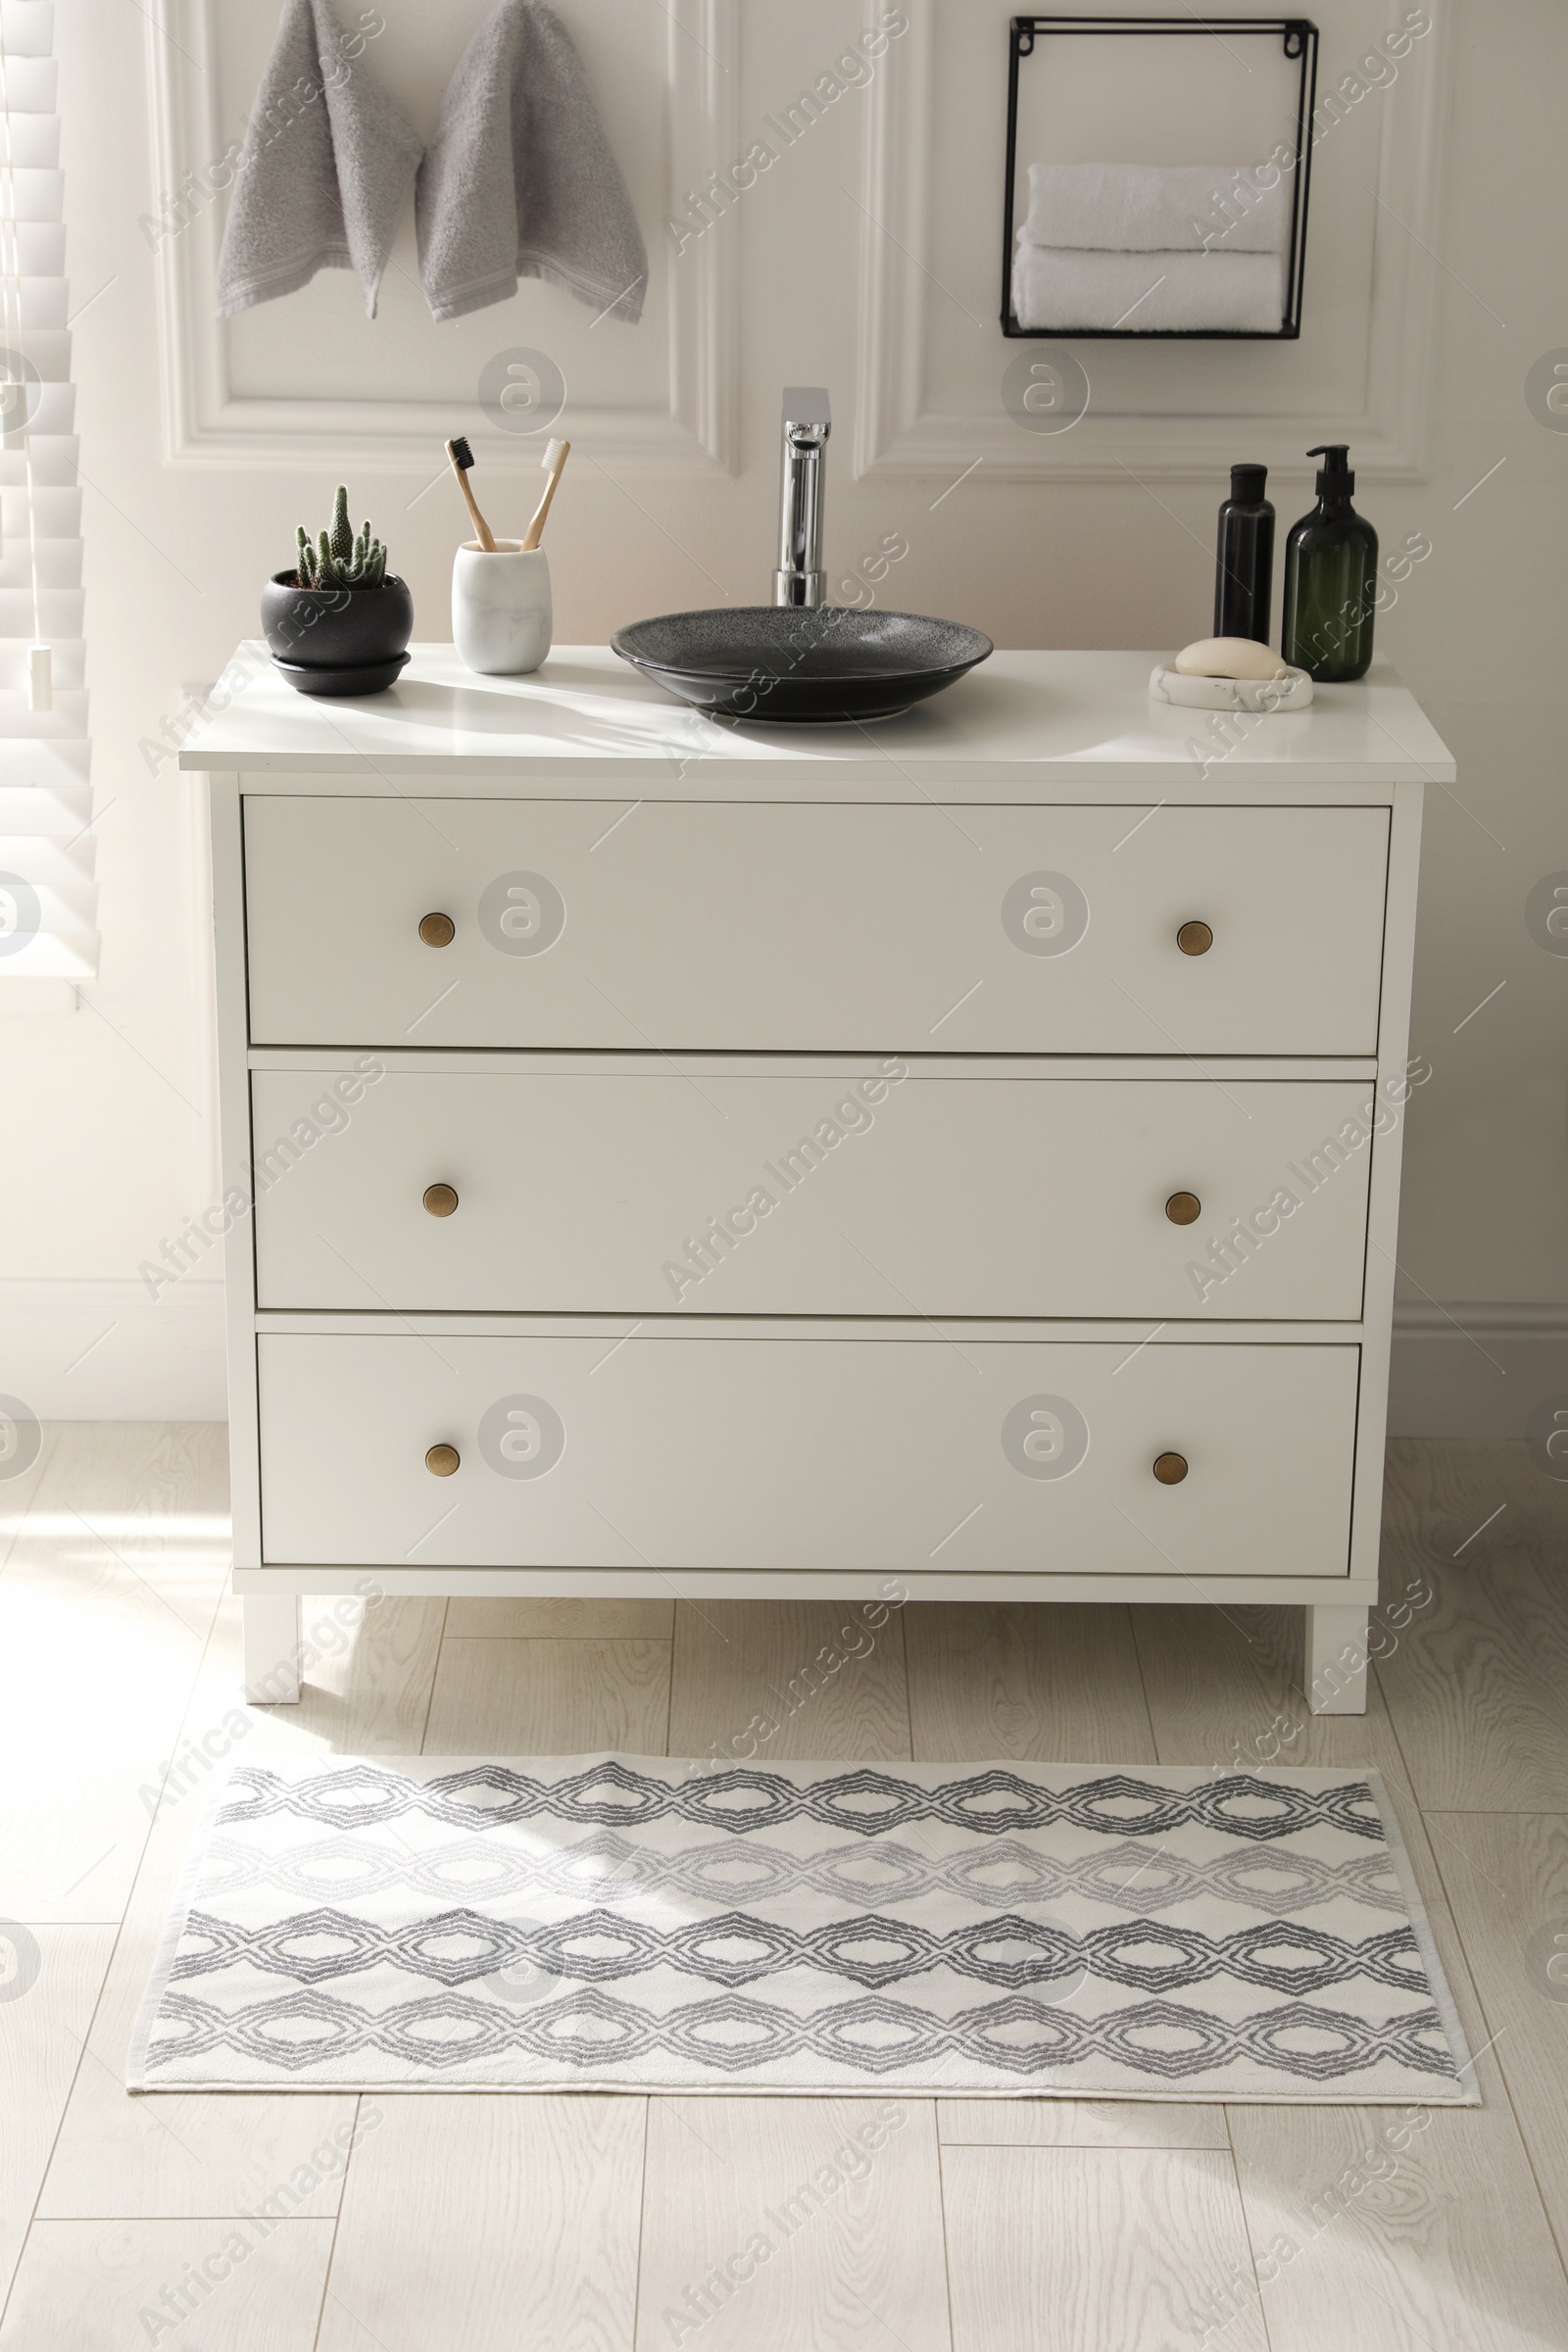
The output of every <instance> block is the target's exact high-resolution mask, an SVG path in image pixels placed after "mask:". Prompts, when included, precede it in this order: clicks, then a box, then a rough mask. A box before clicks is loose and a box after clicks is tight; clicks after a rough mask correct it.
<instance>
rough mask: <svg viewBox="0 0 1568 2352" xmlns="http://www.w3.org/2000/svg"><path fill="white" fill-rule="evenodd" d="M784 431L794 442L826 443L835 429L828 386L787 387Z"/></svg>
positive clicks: (800, 385)
mask: <svg viewBox="0 0 1568 2352" xmlns="http://www.w3.org/2000/svg"><path fill="white" fill-rule="evenodd" d="M783 409H784V416H783V422H784V430H785V433H786V434H787V435H788V436H789V438H790V439H791V440H801V441H816V442H821V441H825V440H826V439H827V437H828V434H829V433H830V432H831V431H832V429H833V406H832V403H831V402H830V400H829V399H828V396H827V387H826V385H825V384H786V385H785V387H784V403H783Z"/></svg>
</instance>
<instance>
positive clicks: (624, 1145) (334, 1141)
mask: <svg viewBox="0 0 1568 2352" xmlns="http://www.w3.org/2000/svg"><path fill="white" fill-rule="evenodd" d="M356 1067H357V1068H358V1069H359V1070H360V1071H365V1070H369V1071H371V1072H372V1073H373V1072H375V1071H377V1070H380V1069H381V1065H380V1064H379V1063H378V1062H376V1061H375V1060H374V1059H373V1058H372V1057H368V1056H367V1057H366V1058H365V1060H364V1061H362V1062H361V1063H360V1064H358V1065H354V1064H351V1063H349V1062H347V1061H345V1062H344V1063H343V1064H342V1065H341V1070H340V1071H334V1070H333V1069H331V1068H327V1067H323V1066H318V1067H316V1068H314V1069H310V1070H299V1069H292V1070H275V1069H274V1070H258V1071H255V1072H254V1073H253V1075H252V1103H253V1132H254V1136H255V1162H256V1176H255V1181H256V1262H257V1303H258V1305H259V1306H261V1307H263V1308H295V1309H306V1310H310V1309H329V1310H336V1309H348V1310H358V1311H364V1310H367V1309H369V1310H374V1309H376V1308H378V1307H379V1308H396V1309H400V1310H402V1311H404V1312H413V1311H416V1310H424V1311H431V1312H443V1311H445V1312H465V1311H473V1312H490V1313H528V1312H532V1313H544V1314H551V1313H567V1314H569V1313H576V1314H584V1313H598V1312H606V1313H616V1314H620V1313H624V1314H669V1313H671V1312H675V1311H678V1310H680V1309H685V1310H687V1311H689V1312H693V1313H697V1314H702V1315H725V1314H737V1315H741V1314H744V1315H777V1314H809V1315H875V1316H897V1315H916V1316H921V1315H968V1316H993V1315H997V1316H1005V1315H1021V1316H1043V1317H1058V1318H1059V1317H1086V1316H1104V1317H1144V1316H1150V1317H1165V1318H1178V1317H1191V1316H1195V1315H1201V1314H1204V1313H1206V1314H1209V1315H1215V1316H1219V1317H1221V1318H1223V1319H1225V1320H1232V1319H1244V1320H1246V1319H1252V1318H1263V1319H1268V1320H1273V1321H1278V1320H1282V1319H1304V1320H1311V1321H1346V1322H1353V1321H1355V1320H1357V1319H1358V1318H1359V1315H1360V1312H1361V1292H1362V1273H1363V1264H1364V1258H1365V1247H1366V1212H1367V1185H1368V1175H1369V1166H1370V1159H1371V1152H1372V1149H1373V1141H1372V1138H1371V1135H1370V1132H1369V1126H1370V1122H1369V1118H1368V1104H1369V1098H1370V1096H1371V1092H1372V1089H1371V1084H1370V1082H1369V1081H1368V1080H1366V1079H1349V1080H1346V1079H1332V1080H1330V1079H1290V1080H1283V1079H1261V1080H1259V1079H1252V1080H1240V1079H1231V1078H1227V1080H1226V1081H1225V1083H1224V1085H1223V1086H1220V1085H1218V1084H1216V1083H1214V1082H1213V1081H1211V1080H1209V1079H1206V1078H1204V1077H1203V1076H1201V1074H1199V1073H1198V1072H1196V1071H1195V1072H1194V1074H1193V1075H1192V1076H1190V1077H1182V1078H1158V1079H1152V1078H1144V1079H1127V1078H1103V1079H1102V1078H1057V1077H1047V1076H1040V1075H1016V1076H1004V1077H996V1076H985V1077H981V1076H965V1075H961V1074H952V1073H947V1072H944V1073H938V1072H935V1071H932V1070H930V1069H927V1068H924V1067H922V1066H921V1065H920V1064H919V1063H911V1062H908V1061H906V1060H903V1059H901V1058H899V1057H896V1056H890V1057H889V1058H888V1059H887V1060H885V1061H868V1062H866V1063H864V1064H856V1065H855V1066H854V1067H851V1068H844V1069H839V1070H832V1071H830V1070H827V1069H825V1068H819V1069H818V1070H817V1071H816V1072H815V1073H797V1072H789V1073H786V1072H783V1071H779V1072H774V1073H767V1074H762V1075H757V1074H740V1073H737V1072H735V1071H733V1070H730V1069H727V1068H725V1067H724V1065H723V1064H722V1063H720V1064H719V1065H718V1066H717V1067H716V1068H715V1067H711V1066H709V1065H707V1064H699V1065H696V1066H694V1067H689V1068H687V1067H682V1068H677V1067H676V1066H675V1064H674V1063H673V1062H670V1061H667V1060H665V1059H662V1058H659V1059H651V1060H650V1062H649V1064H648V1065H647V1066H646V1067H640V1068H638V1069H635V1070H628V1069H626V1068H624V1067H622V1068H620V1069H617V1070H614V1071H607V1070H605V1069H603V1068H602V1067H599V1068H596V1067H593V1066H588V1065H584V1066H579V1067H576V1068H571V1067H569V1066H568V1067H566V1068H564V1069H560V1070H555V1069H553V1070H551V1071H549V1072H527V1073H524V1072H519V1071H497V1070H494V1069H485V1068H483V1067H456V1068H451V1069H443V1070H440V1071H428V1070H423V1071H415V1070H407V1069H390V1070H385V1071H383V1072H382V1074H380V1075H372V1076H370V1077H369V1078H368V1080H362V1079H360V1078H351V1077H349V1073H350V1072H351V1071H352V1070H354V1069H355V1068H356ZM339 1078H347V1079H348V1084H347V1085H343V1086H340V1085H339V1083H338V1080H339ZM345 1094H348V1095H350V1096H351V1097H352V1098H353V1099H352V1101H351V1102H349V1103H345V1102H344V1100H343V1097H344V1095H345Z"/></svg>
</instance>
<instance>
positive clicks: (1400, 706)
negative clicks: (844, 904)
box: [179, 639, 1455, 801]
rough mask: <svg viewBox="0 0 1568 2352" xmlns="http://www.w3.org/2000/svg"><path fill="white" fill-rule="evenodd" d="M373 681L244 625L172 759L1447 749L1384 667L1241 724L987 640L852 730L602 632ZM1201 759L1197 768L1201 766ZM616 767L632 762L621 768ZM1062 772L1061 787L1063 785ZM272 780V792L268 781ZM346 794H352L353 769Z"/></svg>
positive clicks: (568, 789) (1374, 773) (961, 765)
mask: <svg viewBox="0 0 1568 2352" xmlns="http://www.w3.org/2000/svg"><path fill="white" fill-rule="evenodd" d="M412 652H413V657H414V658H413V660H412V661H411V662H410V663H409V666H408V668H407V669H406V670H405V671H404V672H403V675H402V677H401V678H400V679H399V680H398V683H397V684H396V685H395V686H393V687H390V688H389V689H388V690H387V691H386V692H385V693H384V694H378V695H373V696H367V697H366V698H364V699H363V700H357V701H349V700H343V701H336V700H331V699H328V698H324V697H320V696H312V695H302V694H296V693H295V691H294V689H293V688H292V687H291V686H290V685H288V684H287V682H286V681H285V680H284V679H283V678H282V677H280V676H279V675H278V673H277V671H276V670H275V669H274V668H273V666H272V663H271V661H270V657H269V655H268V651H267V647H266V645H265V643H263V642H262V641H261V640H260V639H247V640H246V641H245V642H244V643H243V644H242V645H241V646H240V648H239V650H238V652H237V653H236V655H235V657H234V660H233V661H232V662H230V663H229V665H228V668H227V669H226V670H225V671H224V673H223V676H222V678H221V680H220V681H219V684H218V686H217V687H215V689H214V691H213V693H212V695H211V696H210V697H209V702H208V708H207V714H206V715H205V716H204V717H203V719H202V720H201V722H200V723H199V724H198V725H197V726H196V727H195V729H194V730H193V731H192V733H191V734H190V736H189V737H188V738H187V740H186V742H185V744H184V746H183V748H182V750H181V752H180V756H179V764H180V766H181V767H183V768H201V769H207V770H211V771H215V772H216V771H222V772H230V771H233V770H244V771H246V772H248V773H258V772H259V773H265V774H270V775H273V776H276V777H278V778H279V779H280V780H281V779H282V778H284V777H287V776H298V777H305V776H310V777H313V778H319V779H322V780H323V781H325V780H331V781H334V782H340V783H342V784H343V785H345V786H348V787H349V788H350V789H354V788H356V787H355V785H354V784H353V783H352V782H351V780H353V779H369V780H371V783H372V787H373V779H374V778H376V777H383V778H385V779H387V780H389V781H390V780H392V779H398V780H400V781H401V780H403V779H407V778H410V777H416V776H417V777H418V778H419V779H420V780H421V781H424V780H426V779H428V780H429V781H430V782H431V783H434V784H437V785H439V784H440V783H441V781H442V780H446V782H447V786H448V789H450V787H451V783H452V782H453V781H455V780H456V779H458V778H460V777H461V778H463V779H465V780H466V782H467V783H468V784H469V786H470V787H472V786H473V784H474V783H475V782H476V781H478V780H479V779H481V778H485V777H489V778H492V779H494V780H495V781H496V782H499V781H501V780H502V779H511V780H514V781H515V782H527V781H529V780H530V779H531V780H534V781H539V782H543V781H545V780H547V779H548V780H549V781H550V783H551V785H552V791H553V794H554V795H559V796H561V797H572V796H575V795H576V794H578V793H581V794H583V795H584V796H585V797H598V795H597V792H596V788H597V787H602V786H604V785H606V784H613V785H615V786H616V787H617V788H619V789H620V790H622V791H623V790H624V789H625V788H626V787H627V786H628V785H629V784H636V785H637V787H638V788H639V789H640V790H641V791H642V792H643V794H644V796H645V797H649V798H652V797H659V798H663V799H679V800H708V799H723V798H734V797H738V798H748V799H749V798H752V797H758V796H763V795H765V796H766V797H793V796H794V795H796V794H799V795H800V796H801V797H803V798H811V797H815V796H816V795H817V794H819V793H820V792H821V790H822V786H823V783H824V781H825V778H824V772H823V771H824V768H825V767H827V766H832V765H837V766H839V767H840V768H841V769H843V768H848V769H850V770H851V771H853V786H852V778H851V776H849V775H844V774H841V775H840V776H839V777H838V778H837V779H835V784H834V789H835V792H837V793H843V792H844V791H845V790H846V788H847V787H851V786H852V788H853V792H854V796H855V797H856V798H857V799H865V800H883V799H886V800H899V799H906V800H907V798H909V796H910V793H911V791H912V792H915V793H918V794H919V795H921V796H922V797H923V795H924V794H926V793H927V792H930V791H933V790H938V791H944V792H949V793H952V794H953V795H954V796H955V797H958V798H970V797H976V796H977V795H979V796H982V797H983V796H995V797H1003V798H1007V799H1011V798H1026V797H1032V796H1033V795H1034V794H1036V793H1038V794H1040V795H1041V796H1042V797H1044V798H1047V799H1058V798H1060V799H1070V798H1071V797H1073V793H1074V791H1075V789H1081V788H1082V787H1083V786H1084V785H1085V784H1086V783H1087V782H1088V781H1089V779H1088V778H1087V777H1086V776H1085V775H1084V774H1083V771H1084V770H1085V769H1086V768H1088V769H1093V770H1097V771H1099V772H1098V774H1097V776H1096V778H1095V781H1096V783H1097V784H1098V785H1099V786H1100V787H1101V788H1102V789H1103V787H1104V785H1105V784H1106V783H1107V782H1110V783H1114V784H1115V785H1117V786H1118V787H1120V786H1126V787H1129V788H1139V787H1145V786H1148V787H1152V789H1153V791H1154V792H1155V793H1156V794H1157V795H1159V796H1163V797H1167V798H1172V799H1176V798H1179V799H1183V800H1189V799H1197V800H1203V801H1225V800H1231V799H1234V798H1236V797H1238V796H1239V794H1241V793H1242V792H1244V791H1245V792H1247V793H1249V794H1252V795H1260V796H1261V797H1264V798H1269V799H1273V798H1276V797H1283V798H1289V797H1290V796H1291V794H1292V793H1293V792H1294V791H1295V790H1297V789H1299V788H1300V787H1303V786H1311V787H1313V788H1314V789H1321V788H1328V789H1329V790H1330V791H1331V792H1332V790H1333V788H1335V787H1336V786H1339V787H1342V788H1344V789H1345V790H1346V792H1347V797H1350V798H1358V799H1359V798H1365V797H1367V790H1368V787H1369V786H1372V787H1380V786H1386V785H1391V784H1395V783H1401V782H1410V783H1415V782H1420V781H1421V780H1423V779H1427V780H1429V781H1432V782H1435V783H1449V782H1451V781H1452V780H1453V777H1454V773H1455V770H1454V763H1453V760H1452V759H1451V757H1450V755H1449V753H1448V752H1447V750H1446V747H1445V745H1444V743H1443V742H1442V740H1441V738H1440V737H1439V736H1438V734H1437V733H1436V732H1435V730H1434V729H1433V727H1432V725H1431V724H1430V722H1429V721H1428V719H1427V718H1426V716H1425V714H1424V713H1423V712H1422V711H1421V709H1420V707H1419V706H1418V705H1417V703H1416V702H1415V700H1414V698H1413V696H1411V695H1410V694H1409V693H1408V692H1407V691H1406V689H1405V688H1404V687H1402V686H1401V685H1400V684H1399V683H1398V680H1397V675H1396V673H1395V671H1394V670H1393V669H1392V668H1391V667H1390V665H1389V664H1388V663H1387V662H1382V661H1379V662H1374V664H1373V666H1372V669H1371V670H1370V672H1369V673H1368V675H1367V676H1366V677H1365V678H1363V679H1361V680H1360V681H1359V682H1358V683H1357V684H1355V685H1353V686H1322V687H1319V689H1318V693H1317V699H1316V701H1315V702H1314V703H1313V705H1312V707H1311V708H1310V710H1307V711H1300V712H1297V713H1285V712H1273V713H1271V714H1269V715H1267V716H1264V717H1258V718H1254V719H1250V718H1247V717H1243V716H1238V715H1235V714H1232V713H1221V712H1218V711H1177V710H1171V709H1169V708H1166V707H1164V706H1162V705H1159V704H1155V703H1152V702H1151V701H1150V700H1149V695H1148V691H1147V689H1148V684H1149V673H1150V671H1151V670H1152V668H1153V666H1154V664H1155V662H1158V661H1163V660H1168V659H1169V656H1170V649H1169V648H1165V649H1163V650H1161V651H1156V652H1153V653H999V654H994V655H993V656H992V657H991V659H990V661H988V662H982V663H981V665H980V667H979V668H978V669H976V670H974V671H972V672H971V673H970V675H969V676H968V677H966V678H962V679H960V680H959V682H958V683H957V685H956V686H951V687H949V688H948V689H947V690H946V692H944V693H942V694H940V695H937V696H936V697H935V698H934V699H933V700H932V701H930V702H928V703H923V704H921V705H920V706H918V708H917V709H915V710H913V711H906V712H905V714H904V715H903V716H902V717H900V718H893V719H883V720H880V721H878V722H875V723H873V724H870V725H864V726H828V727H822V726H780V725H772V726H755V725H749V724H748V725H739V724H735V723H733V722H729V721H722V720H714V719H710V718H706V717H704V716H703V715H702V714H701V713H700V712H698V711H693V710H691V709H690V708H689V707H688V706H687V705H685V704H683V703H680V702H677V701H676V700H675V699H674V698H673V697H672V696H670V695H668V694H666V693H665V692H664V691H663V689H662V687H659V686H656V685H654V684H653V683H652V682H651V681H650V680H648V679H646V678H644V677H643V676H642V675H641V674H640V673H639V672H638V671H636V670H634V669H632V668H631V667H630V666H629V665H628V664H627V663H626V662H622V661H620V660H619V659H618V658H617V657H616V656H615V655H613V653H611V652H610V650H609V648H608V647H606V646H571V645H564V646H558V647H557V648H556V649H555V651H554V652H553V653H552V654H551V656H550V659H549V660H548V661H547V662H545V664H544V666H543V668H541V669H540V670H538V671H537V672H536V673H535V674H534V675H533V676H532V677H525V678H481V677H478V676H476V675H475V674H474V672H473V671H471V670H469V669H468V668H466V666H465V664H464V663H463V662H461V661H460V659H459V657H458V654H457V650H456V648H455V647H453V646H451V645H416V646H415V647H414V648H413V649H412ZM1205 761H1206V765H1205V764H1204V762H1205ZM628 763H631V764H630V765H628ZM1075 780H1076V782H1075ZM285 789H286V787H285ZM357 789H359V790H364V789H366V785H365V783H364V782H363V781H362V782H360V783H359V784H358V786H357Z"/></svg>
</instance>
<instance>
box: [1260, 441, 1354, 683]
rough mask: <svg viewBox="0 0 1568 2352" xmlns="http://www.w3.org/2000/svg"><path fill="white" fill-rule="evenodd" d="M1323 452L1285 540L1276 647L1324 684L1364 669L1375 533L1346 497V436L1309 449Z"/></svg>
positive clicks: (1312, 453)
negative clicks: (1306, 503)
mask: <svg viewBox="0 0 1568 2352" xmlns="http://www.w3.org/2000/svg"><path fill="white" fill-rule="evenodd" d="M1306 454H1307V456H1308V457H1309V458H1321V459H1322V460H1323V461H1324V462H1323V464H1322V466H1320V467H1319V468H1318V476H1317V505H1316V506H1315V507H1314V508H1313V509H1312V512H1311V514H1310V515H1302V516H1301V519H1300V521H1299V522H1295V523H1292V525H1291V529H1290V534H1289V536H1288V537H1287V539H1286V542H1285V625H1284V630H1283V632H1282V634H1281V638H1280V652H1281V653H1282V654H1283V655H1284V657H1285V659H1286V661H1287V662H1294V663H1295V665H1296V667H1297V668H1298V669H1304V670H1305V671H1306V674H1307V676H1308V677H1309V678H1315V679H1317V680H1318V681H1319V683H1320V684H1323V685H1338V684H1340V683H1342V682H1343V681H1344V680H1346V679H1348V678H1360V677H1364V676H1365V675H1366V670H1367V665H1368V663H1369V662H1371V659H1372V617H1373V612H1374V609H1375V600H1376V596H1377V570H1378V535H1377V533H1376V531H1375V530H1374V529H1373V528H1372V525H1371V524H1370V523H1369V522H1368V521H1367V520H1366V518H1365V516H1364V515H1358V514H1357V513H1356V511H1355V509H1354V508H1353V507H1352V506H1351V504H1350V493H1351V491H1352V490H1353V489H1354V488H1355V476H1354V474H1353V473H1352V472H1351V471H1350V468H1349V464H1348V459H1349V454H1350V453H1349V450H1348V446H1347V445H1346V443H1345V442H1343V441H1334V442H1329V443H1326V444H1325V445H1324V446H1323V447H1321V448H1319V449H1309V450H1308V451H1307V453H1306Z"/></svg>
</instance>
